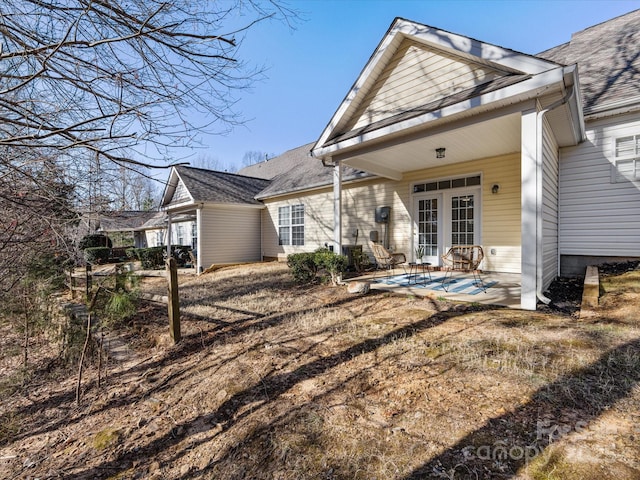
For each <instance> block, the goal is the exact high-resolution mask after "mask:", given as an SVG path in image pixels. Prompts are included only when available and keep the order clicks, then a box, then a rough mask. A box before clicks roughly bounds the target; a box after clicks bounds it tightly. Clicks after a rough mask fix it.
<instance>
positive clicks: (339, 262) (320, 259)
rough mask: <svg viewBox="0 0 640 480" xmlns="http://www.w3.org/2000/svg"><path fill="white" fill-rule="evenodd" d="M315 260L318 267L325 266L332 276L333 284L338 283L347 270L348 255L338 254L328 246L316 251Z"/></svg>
mask: <svg viewBox="0 0 640 480" xmlns="http://www.w3.org/2000/svg"><path fill="white" fill-rule="evenodd" d="M315 261H316V265H318V268H324V269H325V270H326V271H327V272H328V273H329V275H330V277H331V284H332V285H333V286H336V285H338V282H339V281H340V278H339V277H341V276H342V274H343V273H344V272H345V271H346V270H347V263H348V260H347V257H345V256H344V255H338V254H336V253H334V252H332V251H330V250H328V249H326V248H322V249H320V250H318V251H316V253H315Z"/></svg>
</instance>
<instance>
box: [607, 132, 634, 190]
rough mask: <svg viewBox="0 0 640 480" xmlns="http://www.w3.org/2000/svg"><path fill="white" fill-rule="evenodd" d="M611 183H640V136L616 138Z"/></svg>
mask: <svg viewBox="0 0 640 480" xmlns="http://www.w3.org/2000/svg"><path fill="white" fill-rule="evenodd" d="M614 142H615V143H614V147H613V156H614V165H613V168H612V171H611V182H612V183H621V182H629V181H632V182H634V181H640V135H630V136H628V137H620V138H616V139H615V141H614Z"/></svg>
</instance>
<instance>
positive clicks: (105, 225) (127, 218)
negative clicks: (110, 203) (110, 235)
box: [99, 210, 158, 232]
mask: <svg viewBox="0 0 640 480" xmlns="http://www.w3.org/2000/svg"><path fill="white" fill-rule="evenodd" d="M157 215H158V213H157V212H155V211H138V210H127V211H122V212H108V213H103V214H102V215H101V216H100V219H99V221H100V230H102V231H105V232H130V231H133V230H138V229H139V228H140V227H142V225H144V224H145V223H146V222H148V221H150V220H151V219H153V218H155V217H156V216H157Z"/></svg>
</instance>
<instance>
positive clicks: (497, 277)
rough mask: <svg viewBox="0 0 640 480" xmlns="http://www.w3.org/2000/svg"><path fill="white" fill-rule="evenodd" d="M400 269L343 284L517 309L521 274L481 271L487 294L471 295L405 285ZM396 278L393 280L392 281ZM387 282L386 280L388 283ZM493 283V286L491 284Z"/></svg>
mask: <svg viewBox="0 0 640 480" xmlns="http://www.w3.org/2000/svg"><path fill="white" fill-rule="evenodd" d="M404 274H405V271H404V270H403V269H402V268H396V269H395V270H393V271H391V272H390V273H389V276H387V275H386V273H385V272H378V273H377V274H376V276H375V281H374V279H373V273H370V274H369V273H368V274H366V275H362V276H360V277H355V278H349V279H347V280H345V281H346V282H353V281H370V282H371V288H372V289H375V290H384V291H388V292H394V293H399V294H403V295H415V296H419V297H430V298H441V299H442V298H444V299H448V300H452V301H458V302H470V303H473V302H475V303H481V304H485V305H499V306H504V307H509V308H520V274H516V273H494V272H483V273H482V275H481V278H482V280H483V282H484V283H485V284H486V285H491V284H492V283H493V285H491V286H489V287H488V288H487V289H486V292H483V291H480V292H478V293H476V294H473V295H470V294H467V293H458V292H454V291H453V290H454V288H449V291H448V292H445V291H444V290H442V289H440V288H437V289H435V290H434V289H432V288H428V287H424V286H423V285H421V284H420V283H418V284H417V285H408V284H407V282H397V281H396V279H397V278H398V276H401V275H404ZM432 275H433V278H434V279H436V278H437V277H441V276H442V275H443V272H432ZM393 277H395V279H394V278H393ZM453 278H454V279H455V280H457V281H458V282H459V283H461V282H465V281H468V282H471V281H472V280H473V275H472V274H466V273H457V272H454V274H453ZM387 279H388V280H387ZM494 282H495V283H494ZM439 285H440V282H438V281H435V282H432V284H431V286H433V287H439Z"/></svg>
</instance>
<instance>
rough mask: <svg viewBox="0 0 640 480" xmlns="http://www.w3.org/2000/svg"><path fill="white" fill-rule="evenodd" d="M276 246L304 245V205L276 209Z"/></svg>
mask: <svg viewBox="0 0 640 480" xmlns="http://www.w3.org/2000/svg"><path fill="white" fill-rule="evenodd" d="M278 244H279V245H304V205H302V204H300V205H287V206H285V207H280V208H278Z"/></svg>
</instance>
